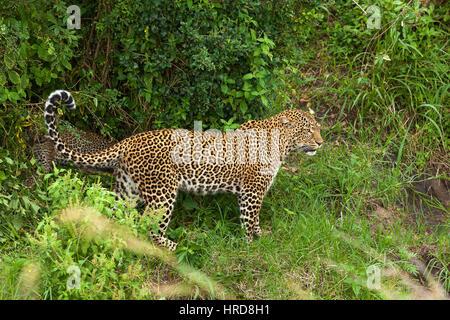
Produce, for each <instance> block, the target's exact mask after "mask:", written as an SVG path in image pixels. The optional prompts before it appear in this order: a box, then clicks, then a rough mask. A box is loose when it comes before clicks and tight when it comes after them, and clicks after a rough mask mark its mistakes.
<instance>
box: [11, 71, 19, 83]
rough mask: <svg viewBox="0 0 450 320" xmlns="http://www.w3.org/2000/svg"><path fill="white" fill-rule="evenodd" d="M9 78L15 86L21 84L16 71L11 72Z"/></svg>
mask: <svg viewBox="0 0 450 320" xmlns="http://www.w3.org/2000/svg"><path fill="white" fill-rule="evenodd" d="M8 76H9V80H11V82H12V83H14V84H19V83H20V76H19V74H18V73H17V72H16V71H14V70H9V72H8Z"/></svg>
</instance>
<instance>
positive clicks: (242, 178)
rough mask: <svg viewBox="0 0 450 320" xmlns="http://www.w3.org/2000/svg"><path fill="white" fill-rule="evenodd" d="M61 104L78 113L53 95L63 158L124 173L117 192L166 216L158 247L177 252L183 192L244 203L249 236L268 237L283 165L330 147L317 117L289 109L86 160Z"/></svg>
mask: <svg viewBox="0 0 450 320" xmlns="http://www.w3.org/2000/svg"><path fill="white" fill-rule="evenodd" d="M59 102H62V103H64V104H66V105H67V107H68V108H69V109H71V110H73V109H75V102H74V100H73V98H72V96H71V95H70V93H69V92H67V91H64V90H58V91H55V92H53V93H52V94H50V96H49V97H48V99H47V102H46V104H45V113H44V117H45V121H46V125H47V130H48V136H49V137H50V139H51V140H52V141H53V142H54V143H55V147H56V149H57V151H58V152H59V154H60V155H61V156H62V157H63V158H64V159H67V160H70V161H73V162H74V163H76V164H78V165H80V166H87V167H93V168H110V169H114V170H115V171H116V173H117V174H116V179H117V181H116V192H118V193H119V195H120V197H122V198H127V197H128V198H130V197H131V198H133V197H136V198H139V199H141V200H142V201H144V202H145V204H146V206H147V207H148V208H150V209H156V210H158V209H161V210H162V211H163V215H162V219H161V221H160V223H159V231H158V233H151V235H152V237H153V239H154V241H155V242H156V243H157V244H159V245H161V246H166V247H168V249H169V250H174V249H175V248H176V243H175V242H173V241H172V240H170V239H168V238H167V237H166V236H165V233H166V230H167V227H168V225H169V221H170V218H171V215H172V210H173V208H174V204H175V200H176V197H177V195H178V191H179V190H185V191H189V192H196V193H200V194H207V193H216V192H230V193H233V194H235V195H237V197H238V202H239V207H240V213H241V219H242V222H243V225H244V227H245V236H246V238H247V240H248V241H251V240H252V238H253V236H254V235H256V236H260V235H261V234H262V231H261V228H260V225H259V212H260V209H261V204H262V201H263V198H264V195H265V193H266V192H267V190H268V189H269V188H270V186H271V184H272V182H273V180H274V178H275V176H276V174H277V172H278V170H279V168H280V165H281V163H282V161H283V160H284V159H285V158H286V157H287V155H288V154H290V153H291V152H292V151H294V150H296V149H298V150H300V151H303V152H306V153H308V154H310V155H313V154H315V152H316V150H317V149H319V148H320V147H321V145H322V143H323V139H322V137H321V135H320V125H319V124H318V123H317V122H316V120H315V119H314V117H313V115H312V114H310V113H309V112H305V111H301V110H295V109H292V110H285V111H283V112H281V113H279V114H277V115H275V116H272V117H270V118H267V119H265V120H261V121H249V122H246V123H244V124H243V125H242V126H241V127H240V128H239V129H238V130H236V131H234V132H220V131H206V132H204V133H203V132H201V131H199V130H193V131H189V130H179V129H161V130H154V131H148V132H144V133H140V134H136V135H134V136H131V137H129V138H126V139H124V140H122V141H120V142H118V143H116V144H114V145H113V146H111V147H109V148H108V149H105V150H102V151H100V152H97V153H94V154H86V153H80V152H77V151H76V150H74V149H72V148H70V147H69V146H68V145H67V144H65V143H64V141H63V140H62V139H61V137H60V135H59V133H58V128H57V124H56V120H55V110H56V109H57V108H58V106H59Z"/></svg>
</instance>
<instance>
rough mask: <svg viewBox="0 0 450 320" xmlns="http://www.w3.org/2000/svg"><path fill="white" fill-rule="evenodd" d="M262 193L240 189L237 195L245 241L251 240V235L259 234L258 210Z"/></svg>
mask: <svg viewBox="0 0 450 320" xmlns="http://www.w3.org/2000/svg"><path fill="white" fill-rule="evenodd" d="M263 197H264V194H262V195H261V194H259V193H258V192H254V191H242V192H241V193H240V194H239V196H238V201H239V209H240V213H241V216H240V218H241V221H242V224H243V226H244V228H245V237H246V238H247V242H251V241H252V240H253V235H254V234H255V235H257V236H259V235H260V234H261V228H260V226H259V211H260V210H261V205H262V200H263Z"/></svg>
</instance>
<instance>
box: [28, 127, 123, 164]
mask: <svg viewBox="0 0 450 320" xmlns="http://www.w3.org/2000/svg"><path fill="white" fill-rule="evenodd" d="M60 136H61V139H62V140H63V141H64V143H65V144H66V145H67V146H68V147H69V148H71V149H73V150H75V151H77V152H80V153H96V152H99V151H102V150H104V149H106V148H109V147H111V146H112V145H113V144H114V142H111V141H110V140H108V139H106V138H105V137H103V136H101V135H98V134H96V133H94V132H85V131H81V130H78V129H75V128H71V129H69V130H67V129H66V130H64V131H62V132H60ZM33 155H34V157H35V158H36V160H37V162H38V164H39V165H41V166H43V167H44V170H45V172H50V171H51V170H52V168H53V163H54V162H55V163H57V164H65V163H66V162H67V161H68V160H67V159H64V158H63V157H61V156H60V155H59V153H58V152H57V151H56V149H55V146H54V143H53V141H52V140H51V139H49V138H48V137H46V138H44V141H42V142H37V143H35V144H34V145H33ZM83 169H85V170H87V171H89V170H90V168H89V167H87V168H83Z"/></svg>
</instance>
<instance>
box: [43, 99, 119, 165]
mask: <svg viewBox="0 0 450 320" xmlns="http://www.w3.org/2000/svg"><path fill="white" fill-rule="evenodd" d="M59 102H61V103H62V104H65V105H66V106H67V107H68V108H69V110H75V108H76V106H75V100H74V99H73V97H72V95H71V94H70V93H69V92H68V91H65V90H56V91H54V92H52V93H51V94H50V95H49V96H48V98H47V101H46V102H45V111H44V118H45V124H46V126H47V132H48V137H49V138H50V140H52V141H53V143H54V145H55V149H56V151H57V152H58V153H59V155H60V156H61V157H62V158H63V159H65V160H69V161H71V162H73V163H75V164H77V165H79V166H83V167H90V168H114V167H115V166H116V164H117V162H118V161H119V158H120V155H121V153H120V143H117V144H115V145H113V146H111V147H110V148H107V149H105V150H103V151H100V152H97V153H92V154H89V153H79V152H77V151H75V150H72V149H71V148H70V147H69V146H67V145H66V144H65V143H64V141H63V140H62V139H61V138H60V136H59V132H58V126H57V124H56V118H55V112H56V110H57V109H58V107H59Z"/></svg>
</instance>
